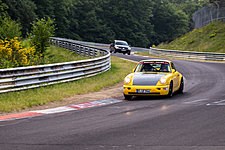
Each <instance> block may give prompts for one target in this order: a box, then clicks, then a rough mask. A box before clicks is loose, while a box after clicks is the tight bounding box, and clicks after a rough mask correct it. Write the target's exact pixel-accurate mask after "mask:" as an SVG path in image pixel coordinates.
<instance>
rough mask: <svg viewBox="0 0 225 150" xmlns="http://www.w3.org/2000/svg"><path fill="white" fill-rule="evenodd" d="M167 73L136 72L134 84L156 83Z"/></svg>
mask: <svg viewBox="0 0 225 150" xmlns="http://www.w3.org/2000/svg"><path fill="white" fill-rule="evenodd" d="M165 75H167V74H166V73H134V76H133V85H156V84H157V83H158V82H159V80H160V78H161V77H163V76H165Z"/></svg>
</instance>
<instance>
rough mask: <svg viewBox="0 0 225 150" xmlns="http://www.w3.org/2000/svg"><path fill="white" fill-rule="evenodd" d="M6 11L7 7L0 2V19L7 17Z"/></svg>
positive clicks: (0, 0)
mask: <svg viewBox="0 0 225 150" xmlns="http://www.w3.org/2000/svg"><path fill="white" fill-rule="evenodd" d="M6 9H8V6H7V5H6V4H5V3H3V2H2V0H0V19H2V18H4V17H6V16H7V12H6Z"/></svg>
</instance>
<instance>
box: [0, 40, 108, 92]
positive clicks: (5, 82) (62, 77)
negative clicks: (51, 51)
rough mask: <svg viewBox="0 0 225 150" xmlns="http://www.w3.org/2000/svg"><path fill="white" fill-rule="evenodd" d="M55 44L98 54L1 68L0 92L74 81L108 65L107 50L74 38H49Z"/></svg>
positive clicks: (88, 53) (104, 70)
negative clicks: (83, 58)
mask: <svg viewBox="0 0 225 150" xmlns="http://www.w3.org/2000/svg"><path fill="white" fill-rule="evenodd" d="M50 40H51V42H52V44H53V45H57V46H60V47H63V48H66V49H69V50H70V51H74V52H75V53H76V54H79V55H82V56H93V57H97V58H93V59H87V60H81V61H72V62H64V63H55V64H47V65H38V66H29V67H19V68H9V69H0V93H6V92H10V91H19V90H24V89H30V88H36V87H41V86H47V85H52V84H56V83H64V82H69V81H75V80H79V79H82V78H86V77H90V76H94V75H97V74H99V73H103V72H106V71H108V70H110V68H111V58H110V53H109V52H108V51H107V50H104V49H99V48H93V47H88V46H83V45H80V44H77V43H75V41H73V40H68V39H62V38H54V37H52V38H50Z"/></svg>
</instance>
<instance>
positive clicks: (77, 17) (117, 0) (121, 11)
mask: <svg viewBox="0 0 225 150" xmlns="http://www.w3.org/2000/svg"><path fill="white" fill-rule="evenodd" d="M206 3H209V1H208V0H0V15H1V18H2V17H9V18H11V19H12V20H13V21H16V22H18V23H19V24H20V25H21V33H22V36H23V37H26V36H27V33H29V32H30V31H31V23H32V22H33V21H35V20H36V19H37V18H39V19H41V18H48V17H49V18H51V19H54V23H55V24H56V31H55V36H57V37H64V38H70V39H76V40H83V41H92V42H100V43H110V42H111V41H112V40H114V39H123V40H126V41H128V42H129V44H131V45H132V46H140V47H147V46H151V45H152V44H155V45H158V44H159V43H161V42H169V41H172V40H173V39H175V38H177V37H179V36H181V35H182V34H184V33H186V32H187V31H189V30H191V29H192V27H193V22H192V19H191V18H192V14H193V13H194V12H195V11H196V10H198V9H199V8H201V7H202V6H203V5H205V4H206Z"/></svg>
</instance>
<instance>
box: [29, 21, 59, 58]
mask: <svg viewBox="0 0 225 150" xmlns="http://www.w3.org/2000/svg"><path fill="white" fill-rule="evenodd" d="M54 31H55V25H54V21H53V20H51V19H50V18H48V19H45V18H42V19H37V21H34V22H33V23H32V32H31V34H30V39H31V45H32V46H34V47H35V50H36V54H38V55H39V56H41V57H44V53H45V51H46V49H47V47H48V46H50V41H49V37H51V36H53V34H54Z"/></svg>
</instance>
